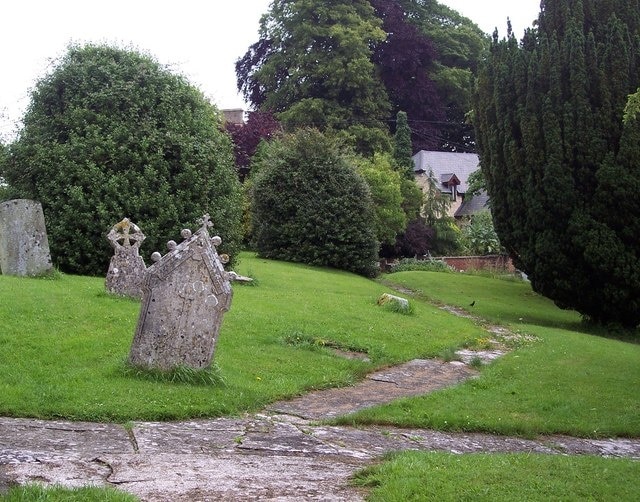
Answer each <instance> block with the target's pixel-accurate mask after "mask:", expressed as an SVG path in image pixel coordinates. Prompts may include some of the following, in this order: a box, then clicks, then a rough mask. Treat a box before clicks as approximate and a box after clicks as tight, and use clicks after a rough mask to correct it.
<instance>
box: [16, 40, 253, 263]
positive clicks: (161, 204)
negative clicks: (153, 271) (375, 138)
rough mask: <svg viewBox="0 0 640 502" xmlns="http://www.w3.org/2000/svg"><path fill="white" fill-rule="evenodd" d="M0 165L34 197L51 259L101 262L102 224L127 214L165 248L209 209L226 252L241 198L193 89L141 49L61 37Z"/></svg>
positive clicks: (222, 138)
mask: <svg viewBox="0 0 640 502" xmlns="http://www.w3.org/2000/svg"><path fill="white" fill-rule="evenodd" d="M23 122H24V127H23V129H22V131H21V132H20V136H19V137H18V139H17V141H15V142H14V143H13V144H12V145H10V147H9V153H8V157H9V158H8V159H7V163H6V164H7V165H6V167H5V172H4V174H5V176H6V178H7V181H8V183H9V185H10V186H11V188H12V189H15V190H16V191H17V193H18V194H19V195H20V196H21V197H27V198H31V199H36V200H39V201H40V202H41V203H42V206H43V210H44V214H45V219H46V224H47V233H48V237H49V245H50V247H51V252H52V257H53V260H54V262H55V264H56V265H58V266H59V267H60V268H61V269H62V270H63V271H66V272H72V273H79V274H91V275H93V274H102V273H104V272H105V271H106V268H107V265H108V263H109V258H110V256H111V255H112V253H113V252H112V250H111V248H110V246H109V243H108V241H107V239H106V238H105V236H106V233H107V232H108V230H109V228H110V227H111V226H112V225H113V224H115V223H117V222H118V221H120V220H121V219H122V218H123V217H128V218H130V219H131V220H132V221H134V222H135V223H136V224H138V225H139V226H140V228H141V229H142V230H143V232H144V233H145V235H146V236H147V240H146V242H145V244H144V249H145V250H146V251H148V252H149V254H151V253H152V252H153V251H156V250H157V251H161V252H164V251H165V250H166V247H165V244H164V243H165V242H166V241H167V240H169V239H175V240H178V239H179V235H180V230H181V229H182V228H191V229H193V228H194V227H195V225H196V222H197V219H198V218H200V217H201V216H202V215H203V214H204V213H209V214H210V215H211V218H212V220H213V222H214V225H215V226H214V228H213V231H214V232H215V233H217V234H219V235H220V236H221V237H222V239H223V245H222V248H221V251H223V252H226V253H229V254H231V256H232V257H233V256H234V254H235V253H236V251H238V245H239V238H240V235H239V234H240V224H239V219H240V212H241V207H240V206H241V198H240V190H239V183H238V181H237V179H236V176H235V173H234V168H233V151H232V146H231V142H230V139H229V137H228V136H227V135H226V134H225V133H224V132H222V131H221V119H220V117H219V114H218V112H217V111H216V109H215V108H213V107H212V106H211V105H210V104H209V103H208V102H207V101H206V100H205V98H204V96H203V95H202V93H200V92H199V91H198V90H197V89H195V88H194V87H192V86H191V85H189V84H188V83H187V82H186V80H185V79H183V78H182V77H179V76H176V75H173V74H171V73H170V72H169V71H167V70H166V69H164V68H162V67H161V66H160V65H159V64H158V63H157V62H156V61H154V60H153V59H152V58H150V57H148V56H145V55H141V54H139V53H136V52H133V51H128V50H122V49H117V48H113V47H108V46H92V45H87V46H83V47H71V48H70V49H69V50H68V52H67V53H66V55H64V56H63V58H62V59H61V60H60V61H59V63H58V65H57V67H56V68H55V69H54V70H53V72H52V73H51V74H49V75H47V76H46V77H44V78H43V79H42V80H40V81H39V82H38V83H37V84H36V87H35V90H34V92H33V94H32V98H31V104H30V106H29V109H28V111H27V112H26V114H25V117H24V120H23Z"/></svg>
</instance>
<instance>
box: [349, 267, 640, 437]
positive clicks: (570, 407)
mask: <svg viewBox="0 0 640 502" xmlns="http://www.w3.org/2000/svg"><path fill="white" fill-rule="evenodd" d="M384 280H393V281H394V282H396V283H398V284H402V285H403V286H404V287H408V288H412V289H414V290H417V291H420V292H421V294H422V295H423V296H424V297H427V296H428V297H429V298H430V299H431V300H438V301H441V302H444V303H447V304H453V305H458V306H461V307H465V308H466V309H467V310H469V311H471V312H473V313H474V314H477V315H479V316H481V317H483V318H485V319H488V320H490V321H492V322H496V323H501V324H503V325H506V326H509V327H510V328H511V329H512V330H513V331H514V332H519V333H521V334H530V335H534V336H535V337H537V339H538V341H536V342H533V343H530V344H527V345H526V346H523V347H521V348H519V349H518V350H516V351H514V352H512V353H510V354H508V355H507V356H505V357H502V358H501V359H499V360H498V361H496V362H494V363H493V364H491V365H489V366H486V367H484V368H483V369H482V374H481V377H480V378H478V379H474V380H470V381H467V382H465V383H463V384H461V385H459V386H457V387H454V388H450V389H447V390H444V391H442V392H438V393H434V394H431V395H427V396H421V397H416V398H408V399H403V400H400V401H396V402H394V403H391V404H389V405H384V406H380V407H377V408H371V409H368V410H364V411H362V412H359V413H356V414H354V415H350V416H348V417H344V418H342V419H340V420H339V421H338V422H340V423H356V424H372V423H376V424H390V425H399V426H406V427H425V428H436V429H444V430H459V431H486V432H494V433H499V434H517V435H525V436H534V435H536V434H554V433H565V434H570V435H574V436H583V437H603V436H631V437H638V436H640V394H639V393H638V387H639V385H640V364H639V363H640V345H638V344H634V343H628V342H623V341H619V340H612V339H607V338H603V337H601V336H595V335H594V334H593V333H594V332H596V333H599V334H601V332H600V331H599V330H597V329H596V330H595V331H591V332H590V328H589V326H587V325H586V324H584V323H582V322H581V320H580V317H579V316H578V314H576V313H575V312H570V311H562V310H560V309H558V308H556V307H555V306H554V305H553V304H552V303H551V302H550V301H549V300H547V299H545V298H543V297H541V296H538V295H536V294H535V293H533V292H532V291H531V288H530V286H529V285H528V284H527V283H523V282H519V283H518V282H512V281H501V280H499V279H491V278H486V277H479V276H465V275H461V274H440V273H432V272H406V273H399V274H392V275H390V276H387V277H385V278H384ZM473 300H475V301H476V303H475V305H474V307H473V308H472V307H469V303H471V301H473Z"/></svg>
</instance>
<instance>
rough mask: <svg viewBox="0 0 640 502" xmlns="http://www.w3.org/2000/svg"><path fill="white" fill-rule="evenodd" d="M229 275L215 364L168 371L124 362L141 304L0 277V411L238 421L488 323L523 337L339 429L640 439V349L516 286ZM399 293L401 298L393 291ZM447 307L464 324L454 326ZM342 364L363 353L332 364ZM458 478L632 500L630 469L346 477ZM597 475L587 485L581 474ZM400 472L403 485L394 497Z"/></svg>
mask: <svg viewBox="0 0 640 502" xmlns="http://www.w3.org/2000/svg"><path fill="white" fill-rule="evenodd" d="M237 271H238V272H239V273H241V274H244V275H247V276H251V277H253V278H254V279H255V281H254V283H252V284H246V285H239V284H235V285H234V286H233V289H234V298H233V304H232V306H231V309H230V310H229V312H227V313H226V315H225V317H224V322H223V324H222V327H221V330H220V337H219V340H218V344H217V348H216V352H215V357H214V361H213V365H212V368H211V370H210V371H208V372H205V373H202V372H200V373H199V372H189V371H185V372H180V371H176V372H173V373H171V374H168V375H167V374H162V373H158V372H145V371H136V370H132V368H131V367H129V366H128V364H127V358H128V354H129V350H130V347H131V343H132V339H133V335H134V332H135V329H136V321H137V319H138V313H139V309H140V302H139V301H137V300H132V299H127V298H122V297H117V296H114V295H112V294H109V293H107V292H105V286H104V279H101V278H92V277H82V276H71V275H63V274H54V275H53V276H50V277H49V278H48V279H45V278H41V279H38V278H21V277H13V276H8V275H2V276H0V324H1V325H2V327H3V329H2V332H1V333H0V347H2V351H0V396H1V398H0V415H2V416H7V417H33V418H42V419H69V420H84V421H96V422H115V423H124V424H126V423H128V422H130V421H141V420H156V421H165V420H184V419H192V418H204V417H223V416H244V414H247V413H248V414H251V413H255V412H259V411H260V410H263V409H264V408H265V407H267V406H268V405H269V404H270V403H272V402H274V401H276V400H281V399H286V398H292V397H294V396H298V395H301V394H305V393H307V392H310V391H313V390H318V389H325V388H330V387H335V386H349V385H352V384H354V383H356V382H358V381H360V380H361V379H362V378H363V377H364V375H365V374H367V373H371V372H373V371H374V370H377V369H381V368H385V367H390V366H393V365H397V364H400V363H402V362H405V361H408V360H412V359H416V358H438V357H442V358H445V359H446V358H450V357H452V356H451V354H452V353H453V352H455V349H460V348H463V347H468V348H474V347H476V348H477V347H482V346H484V345H486V344H487V340H488V338H490V335H488V332H487V331H486V329H485V328H486V326H487V325H488V324H499V325H501V326H505V327H507V328H508V329H509V330H510V331H511V332H513V333H516V334H518V337H516V339H514V340H512V342H511V346H510V347H509V349H510V352H509V353H508V354H506V355H504V356H503V357H501V358H499V359H498V360H496V361H494V362H492V363H491V364H488V365H480V364H478V365H477V368H478V370H479V373H480V374H479V377H478V378H475V379H471V380H468V381H466V382H464V383H462V384H459V385H456V386H455V387H452V388H450V389H447V390H443V391H439V392H435V393H432V394H429V395H426V396H419V397H412V398H405V399H402V400H400V401H397V402H394V403H391V404H387V405H383V406H378V407H374V408H370V409H367V410H364V411H360V412H357V413H355V414H352V415H348V416H346V417H343V418H339V419H337V420H334V423H339V424H349V425H356V426H358V427H362V426H368V425H371V424H381V425H384V426H389V427H391V426H401V427H416V428H425V429H434V430H441V431H451V432H458V431H466V432H488V433H492V434H496V435H512V436H519V437H524V438H534V437H537V436H538V435H540V434H545V435H547V434H565V435H567V436H576V437H582V438H609V437H622V438H625V437H628V438H637V437H640V413H639V410H640V399H639V398H638V393H637V384H638V382H640V367H639V366H638V364H637V361H638V360H639V359H640V346H639V345H637V344H634V343H631V342H630V341H627V340H625V339H624V334H623V333H607V332H605V331H596V330H595V328H592V327H589V325H587V324H584V323H582V321H581V319H580V318H579V316H578V315H577V314H576V313H574V312H570V311H562V310H559V309H557V308H556V307H555V306H553V304H552V303H551V302H549V301H548V300H546V299H544V298H542V297H540V296H538V295H536V294H534V293H533V292H532V291H531V289H530V287H529V285H528V284H527V283H525V282H521V281H514V280H503V279H498V278H493V277H483V276H474V275H468V274H455V273H438V272H401V273H397V274H390V275H385V276H382V278H380V279H378V280H376V281H373V280H368V279H365V278H362V277H359V276H355V275H353V274H349V273H346V272H341V271H335V270H329V269H319V268H314V267H309V266H304V265H296V264H290V263H284V262H278V261H272V260H264V259H259V258H257V257H256V256H255V255H253V254H249V253H243V254H242V255H241V259H240V263H239V265H238V267H237ZM390 285H393V286H394V287H395V288H396V289H390V288H389V286H390ZM399 286H401V287H402V288H405V289H410V290H412V291H413V292H414V293H413V295H407V294H402V293H399V292H398V291H397V288H398V287H399ZM382 293H391V294H397V295H400V296H404V297H406V298H408V299H409V302H410V305H411V308H410V310H409V312H407V313H401V312H398V311H395V310H394V309H390V308H385V307H384V306H379V305H378V304H377V299H378V298H379V297H380V295H381V294H382ZM472 302H475V303H474V305H473V307H471V306H470V304H471V303H472ZM443 305H450V306H455V307H457V310H458V311H461V309H464V310H466V311H468V312H470V313H471V314H473V315H474V316H477V318H473V319H472V318H465V317H460V316H456V315H453V314H452V313H451V312H450V311H447V310H443V309H442V308H440V307H442V306H443ZM478 318H481V319H483V321H479V320H478ZM350 353H360V354H362V355H366V358H364V357H361V358H347V357H345V354H350ZM416 464H417V465H420V466H421V468H420V469H416V468H415V465H416ZM454 468H455V470H456V471H455V472H459V473H460V475H461V476H466V477H468V478H469V481H468V483H469V484H468V486H469V490H471V491H470V492H469V493H471V494H473V493H476V494H477V493H483V490H485V489H489V487H490V486H494V487H495V486H501V487H502V488H501V490H502V491H498V492H496V491H495V488H492V490H494V491H492V492H491V493H492V494H493V495H494V497H493V499H496V500H500V499H503V500H513V493H515V492H513V491H511V490H517V489H518V487H520V489H522V490H524V491H523V492H522V493H530V494H536V493H537V494H538V495H536V496H537V497H538V498H537V499H538V500H544V499H545V498H546V497H548V495H549V493H552V492H549V491H544V490H538V491H536V486H538V484H539V483H540V479H541V478H540V477H539V476H538V475H534V474H532V473H533V472H545V473H547V474H545V476H546V477H547V478H548V479H547V481H548V483H547V484H548V485H549V486H551V487H552V488H550V490H552V489H553V487H554V486H555V487H556V492H555V493H565V492H558V491H557V490H558V489H559V488H557V487H558V486H561V485H562V486H563V488H562V490H569V492H567V493H580V492H576V491H574V492H571V490H577V487H581V489H582V490H584V491H583V492H582V493H586V494H591V496H595V497H596V498H598V499H611V498H613V496H614V495H616V496H618V495H620V497H619V498H620V499H621V500H625V499H628V498H627V497H626V495H625V494H629V493H631V492H629V491H625V490H627V488H628V489H629V490H635V492H637V489H638V481H637V480H638V479H640V477H639V476H637V474H638V472H639V471H640V466H639V464H638V462H637V461H632V460H624V459H605V458H596V457H591V456H581V457H564V456H555V455H554V456H544V455H543V456H540V455H529V454H513V455H509V454H496V455H485V456H482V455H463V456H459V455H450V454H443V453H405V454H402V455H400V456H395V457H393V458H392V459H390V463H384V464H382V467H375V468H373V469H370V470H367V471H365V473H363V474H361V475H359V476H357V478H356V480H355V481H354V483H356V484H358V485H362V486H364V487H369V489H371V488H374V487H375V490H374V491H373V492H370V496H371V497H372V499H373V500H394V499H395V500H400V499H403V498H406V497H409V496H412V495H416V494H417V495H420V494H422V495H424V496H425V497H426V496H427V493H426V492H421V490H424V484H425V483H424V478H423V477H421V476H427V475H428V476H436V474H434V473H440V474H442V476H441V477H436V478H432V479H434V480H436V481H434V483H435V484H434V485H433V486H434V487H440V488H439V489H440V490H444V488H442V487H447V486H448V487H449V488H450V489H453V488H452V486H453V485H454V479H453V478H451V477H450V475H444V473H446V472H447V471H449V470H451V469H454ZM603 472H606V473H607V474H606V476H605V475H603V476H601V477H600V478H597V479H599V481H598V486H599V487H600V488H597V489H596V488H595V485H594V486H592V485H593V482H592V480H593V479H596V477H595V474H594V473H603ZM410 473H413V474H411V476H410V477H408V476H409V474H410ZM470 473H473V475H471V474H470ZM440 474H438V476H440ZM549 476H553V479H552V480H550V478H549ZM397 479H404V480H409V479H410V482H407V483H404V482H403V483H400V484H401V487H398V486H397V481H396V480H397ZM465 479H466V478H465ZM551 481H553V482H551ZM465 482H466V481H465ZM394 484H395V487H394ZM622 484H625V485H626V488H625V490H623V491H620V490H621V485H622ZM591 489H593V490H597V491H592V492H589V490H591ZM388 490H391V491H388ZM406 490H408V491H406ZM474 490H475V492H474ZM440 493H447V492H446V491H441V492H440ZM376 494H377V495H376ZM500 494H502V495H500ZM545 494H546V495H545ZM594 494H597V495H594ZM114 497H115V498H113V499H112V500H120V498H119V497H120V495H119V494H116V495H114ZM376 497H378V498H376ZM27 499H28V498H27ZM27 499H22V500H27ZM531 499H532V500H534V499H536V498H535V497H534V496H533V495H532V498H531ZM14 500H19V499H14ZM53 500H56V499H55V498H54V499H53Z"/></svg>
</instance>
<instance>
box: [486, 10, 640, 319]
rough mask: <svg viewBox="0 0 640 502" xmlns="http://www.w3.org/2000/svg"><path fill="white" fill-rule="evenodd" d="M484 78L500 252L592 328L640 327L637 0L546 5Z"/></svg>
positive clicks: (502, 43)
mask: <svg viewBox="0 0 640 502" xmlns="http://www.w3.org/2000/svg"><path fill="white" fill-rule="evenodd" d="M541 7H542V10H541V13H540V16H539V18H538V23H537V29H533V30H528V31H527V33H526V34H525V36H524V38H523V39H522V41H521V42H520V43H518V42H517V41H516V39H515V37H514V36H513V34H510V35H509V37H508V38H507V39H503V40H498V37H497V34H495V35H494V39H493V43H492V46H491V52H490V55H489V58H488V60H487V62H486V64H485V65H484V66H483V67H482V69H481V71H480V74H479V78H478V93H477V97H476V105H475V110H476V117H475V123H476V128H477V139H478V146H479V150H480V157H481V166H482V172H483V174H484V176H485V178H486V182H487V187H488V190H489V193H490V195H491V205H492V212H493V217H494V222H495V225H496V230H497V232H498V235H499V236H500V240H501V242H502V244H503V245H504V246H505V248H506V249H507V251H508V252H509V253H510V254H511V255H512V257H513V259H514V261H515V264H516V266H517V267H518V268H520V269H522V270H524V271H525V272H526V273H527V274H528V275H529V277H530V279H531V281H532V286H533V288H534V290H536V291H537V292H539V293H541V294H543V295H545V296H547V297H549V298H551V299H553V300H554V301H555V302H556V304H557V305H559V306H560V307H562V308H574V309H576V310H578V311H579V312H581V313H582V314H584V315H585V316H586V317H588V318H590V319H592V320H594V321H597V322H603V323H606V322H618V323H621V324H623V325H625V326H628V327H635V326H637V325H638V323H640V268H639V267H638V266H637V263H638V260H639V259H640V218H639V216H638V215H640V202H639V200H638V198H637V197H635V196H634V195H631V194H635V193H636V190H637V189H638V188H640V164H639V160H638V159H640V151H639V150H638V149H639V146H638V145H639V141H638V124H637V122H636V121H635V120H631V121H627V123H626V124H625V123H624V122H623V112H624V109H625V105H627V101H628V99H629V98H628V97H629V95H630V93H632V92H634V91H635V90H636V89H637V88H638V84H639V83H640V3H639V1H638V0H610V1H607V2H603V1H599V0H546V1H543V2H542V3H541Z"/></svg>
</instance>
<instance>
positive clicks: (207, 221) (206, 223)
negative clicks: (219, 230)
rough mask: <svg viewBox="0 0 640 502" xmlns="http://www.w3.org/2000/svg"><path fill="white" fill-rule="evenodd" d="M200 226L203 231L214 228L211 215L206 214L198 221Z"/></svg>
mask: <svg viewBox="0 0 640 502" xmlns="http://www.w3.org/2000/svg"><path fill="white" fill-rule="evenodd" d="M198 225H200V229H201V230H208V229H209V228H211V227H212V226H213V223H212V221H211V216H209V213H205V214H204V215H203V216H202V218H200V219H199V220H198Z"/></svg>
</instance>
